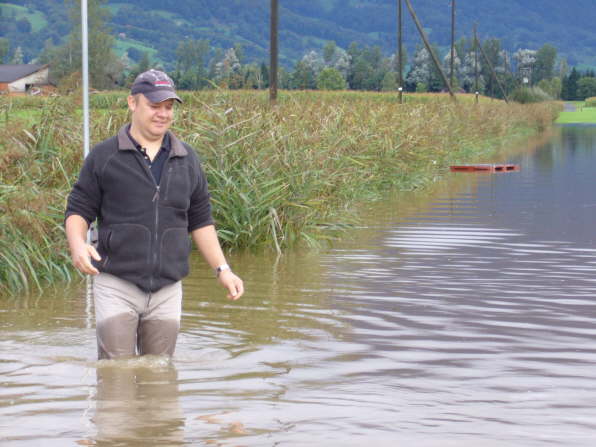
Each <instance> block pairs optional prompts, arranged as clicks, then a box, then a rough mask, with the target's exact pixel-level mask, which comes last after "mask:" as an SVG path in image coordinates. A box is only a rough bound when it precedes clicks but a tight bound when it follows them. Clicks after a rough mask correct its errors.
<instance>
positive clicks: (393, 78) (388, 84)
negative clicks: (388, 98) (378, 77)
mask: <svg viewBox="0 0 596 447" xmlns="http://www.w3.org/2000/svg"><path fill="white" fill-rule="evenodd" d="M397 87H398V85H397V74H396V73H395V72H394V71H388V72H387V73H385V77H384V78H383V82H382V83H381V90H382V91H384V92H392V91H395V90H397Z"/></svg>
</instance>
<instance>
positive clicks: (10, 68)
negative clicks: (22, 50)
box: [0, 64, 47, 82]
mask: <svg viewBox="0 0 596 447" xmlns="http://www.w3.org/2000/svg"><path fill="white" fill-rule="evenodd" d="M46 67H47V65H40V64H0V82H14V81H16V80H17V79H21V78H24V77H25V76H29V75H30V74H33V73H36V72H38V71H40V70H42V69H43V68H46Z"/></svg>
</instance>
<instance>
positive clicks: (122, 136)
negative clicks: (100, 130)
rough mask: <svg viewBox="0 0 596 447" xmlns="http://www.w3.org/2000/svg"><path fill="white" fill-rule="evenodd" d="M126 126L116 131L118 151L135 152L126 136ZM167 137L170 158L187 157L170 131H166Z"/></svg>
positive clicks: (181, 145) (186, 153)
mask: <svg viewBox="0 0 596 447" xmlns="http://www.w3.org/2000/svg"><path fill="white" fill-rule="evenodd" d="M127 126H128V124H125V125H124V126H122V127H121V128H120V130H119V131H118V149H119V150H121V151H128V150H134V151H136V150H137V148H136V147H135V145H134V143H133V142H132V141H131V139H130V137H129V136H128V133H127V132H126V127H127ZM168 135H169V137H170V148H171V149H170V157H186V156H187V155H188V151H187V150H186V148H185V147H184V145H183V144H182V141H180V140H179V139H178V138H177V137H176V136H175V135H174V134H173V133H172V132H170V131H168Z"/></svg>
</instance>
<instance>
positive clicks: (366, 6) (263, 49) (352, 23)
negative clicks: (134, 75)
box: [0, 0, 596, 66]
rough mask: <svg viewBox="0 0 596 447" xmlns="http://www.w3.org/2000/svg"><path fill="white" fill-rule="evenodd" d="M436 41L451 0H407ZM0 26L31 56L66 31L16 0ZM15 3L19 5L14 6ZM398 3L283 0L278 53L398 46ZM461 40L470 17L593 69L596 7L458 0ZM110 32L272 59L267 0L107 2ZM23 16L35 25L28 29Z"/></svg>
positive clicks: (156, 46) (123, 44)
mask: <svg viewBox="0 0 596 447" xmlns="http://www.w3.org/2000/svg"><path fill="white" fill-rule="evenodd" d="M411 1H412V4H413V5H414V8H415V9H416V12H417V13H418V15H419V18H420V20H421V21H422V23H423V25H424V26H425V28H426V31H427V32H428V35H429V38H430V40H431V41H432V42H433V43H435V44H437V45H438V46H439V47H446V46H448V45H449V42H450V20H451V10H450V5H451V1H450V0H411ZM0 5H1V7H0V11H2V17H0V19H1V20H2V21H1V22H0V30H1V34H2V36H3V37H8V38H9V39H10V41H11V47H12V48H14V47H16V46H17V45H20V46H22V47H23V49H24V53H25V59H27V60H30V59H32V58H34V57H36V56H37V55H38V54H39V52H40V51H41V50H42V48H43V44H44V41H45V40H46V39H47V38H48V37H50V38H52V39H53V41H54V43H58V42H59V41H60V38H61V37H62V36H64V35H65V34H67V32H68V26H69V25H68V22H67V19H66V17H67V13H66V10H65V8H66V7H65V6H64V4H63V3H62V2H56V1H52V0H10V1H8V2H6V3H1V4H0ZM17 5H19V6H20V8H19V7H18V6H17ZM396 5H397V0H309V1H297V0H280V51H281V60H282V63H284V64H285V65H292V64H293V63H294V62H295V61H296V60H298V59H299V58H301V57H302V55H303V54H304V53H305V52H307V51H309V50H310V49H316V48H321V47H322V46H323V45H324V43H325V42H326V41H328V40H334V41H336V42H337V44H338V45H339V46H341V47H344V48H347V47H348V46H349V44H350V43H351V42H354V41H356V42H359V43H360V44H362V45H379V46H380V47H381V48H382V50H383V52H384V53H385V54H389V53H390V52H393V51H395V47H396V40H397V37H396V21H397V6H396ZM457 7H458V13H457V37H458V38H459V37H462V36H464V35H465V36H470V35H471V31H472V26H473V24H474V22H477V23H478V30H479V34H480V36H481V38H486V37H497V38H499V39H501V40H502V42H503V46H504V47H505V48H507V49H509V50H512V51H514V50H516V49H518V48H532V49H537V48H539V47H541V46H542V45H543V44H545V43H550V44H552V45H554V46H555V47H556V48H558V50H559V54H560V55H561V56H563V57H566V58H567V59H568V61H569V63H570V64H571V65H589V66H596V27H594V26H593V24H594V23H596V5H595V4H594V1H593V0H568V1H566V2H562V1H560V0H458V1H457ZM109 8H110V10H111V11H112V13H113V17H112V22H111V25H112V29H113V32H114V34H115V35H116V36H118V41H119V42H118V48H119V50H120V51H121V52H123V51H126V50H128V48H136V49H137V50H138V52H134V51H132V53H133V54H134V55H136V56H138V54H140V52H142V51H144V50H148V49H150V50H151V52H152V55H153V57H155V58H159V59H160V60H162V61H163V62H164V63H166V65H167V66H168V65H169V66H171V64H173V62H174V60H175V50H176V47H177V45H178V42H179V41H181V40H183V39H184V38H186V37H192V38H195V39H209V40H210V42H211V44H212V46H213V47H222V48H229V47H231V46H233V45H234V44H235V43H242V45H243V46H244V49H245V55H246V59H247V60H257V61H261V60H267V57H268V55H267V54H268V53H267V51H268V40H269V1H268V0H225V1H222V0H159V1H158V0H129V1H128V2H109ZM404 14H405V17H404V22H405V45H406V47H407V48H408V51H409V53H410V54H412V51H413V50H414V48H415V47H416V45H418V44H420V42H421V41H420V38H419V36H418V33H417V31H416V29H415V28H414V25H413V22H412V20H411V17H410V16H409V14H408V12H407V9H406V7H405V5H404ZM23 19H27V21H28V22H29V29H27V28H28V27H27V24H26V23H25V21H24V20H23Z"/></svg>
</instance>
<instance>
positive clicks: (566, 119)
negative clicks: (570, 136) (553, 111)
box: [555, 103, 596, 124]
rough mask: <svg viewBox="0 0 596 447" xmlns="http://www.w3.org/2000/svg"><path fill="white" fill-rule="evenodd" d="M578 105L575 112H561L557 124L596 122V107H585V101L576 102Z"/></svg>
mask: <svg viewBox="0 0 596 447" xmlns="http://www.w3.org/2000/svg"><path fill="white" fill-rule="evenodd" d="M574 105H575V106H576V107H577V110H576V111H575V112H561V114H560V115H559V118H558V119H557V121H555V122H556V123H557V124H585V123H594V124H596V107H583V103H580V104H574Z"/></svg>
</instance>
